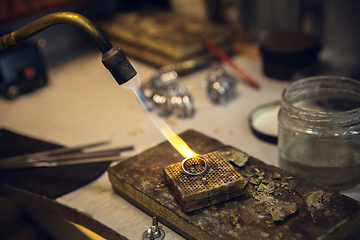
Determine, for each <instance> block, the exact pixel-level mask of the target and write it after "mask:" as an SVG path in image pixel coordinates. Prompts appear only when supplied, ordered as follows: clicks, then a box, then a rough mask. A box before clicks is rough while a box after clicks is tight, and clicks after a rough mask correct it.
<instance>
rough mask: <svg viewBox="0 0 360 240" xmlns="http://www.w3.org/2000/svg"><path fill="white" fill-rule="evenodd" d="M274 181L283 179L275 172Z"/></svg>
mask: <svg viewBox="0 0 360 240" xmlns="http://www.w3.org/2000/svg"><path fill="white" fill-rule="evenodd" d="M273 179H274V180H279V179H281V175H280V173H277V172H275V173H274V176H273Z"/></svg>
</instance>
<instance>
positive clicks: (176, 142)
mask: <svg viewBox="0 0 360 240" xmlns="http://www.w3.org/2000/svg"><path fill="white" fill-rule="evenodd" d="M122 86H123V87H124V88H127V89H131V90H133V91H134V93H135V95H136V97H137V98H138V99H139V101H140V103H141V105H142V106H143V108H144V109H145V111H146V113H147V114H148V116H149V117H150V119H151V121H152V122H153V123H154V125H155V126H156V127H157V128H158V129H159V131H160V132H161V133H162V134H163V135H164V137H165V138H166V139H167V140H168V141H169V142H170V144H171V145H172V146H173V147H174V148H175V149H176V150H177V151H178V152H179V153H180V154H181V155H182V156H183V157H184V158H191V157H196V156H198V155H199V154H197V153H196V152H194V151H193V150H192V149H191V148H190V147H189V146H188V145H187V144H186V143H185V141H184V140H183V139H182V138H181V137H179V136H178V135H177V134H176V133H175V132H174V131H173V130H171V128H170V127H169V126H168V125H167V124H166V123H165V122H164V121H162V120H161V119H159V118H158V117H154V116H152V115H151V114H150V112H149V111H148V110H151V109H149V106H150V104H149V103H148V101H147V100H146V98H145V96H144V95H143V93H142V92H141V91H140V78H139V74H138V75H137V76H135V77H134V78H133V79H131V80H130V81H128V82H127V83H125V84H123V85H122Z"/></svg>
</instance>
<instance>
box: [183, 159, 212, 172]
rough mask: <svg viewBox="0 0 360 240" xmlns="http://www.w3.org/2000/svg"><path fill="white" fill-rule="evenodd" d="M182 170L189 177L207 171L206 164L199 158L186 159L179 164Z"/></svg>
mask: <svg viewBox="0 0 360 240" xmlns="http://www.w3.org/2000/svg"><path fill="white" fill-rule="evenodd" d="M181 168H182V170H183V171H184V172H185V173H186V174H189V175H192V176H198V175H202V174H204V173H205V172H206V170H207V162H206V160H205V158H203V157H201V156H197V157H191V158H186V159H184V160H183V161H182V162H181Z"/></svg>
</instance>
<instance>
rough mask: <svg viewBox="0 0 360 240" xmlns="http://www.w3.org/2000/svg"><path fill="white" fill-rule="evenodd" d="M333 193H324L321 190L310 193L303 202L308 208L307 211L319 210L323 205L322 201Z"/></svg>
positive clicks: (327, 199) (326, 199) (325, 200)
mask: <svg viewBox="0 0 360 240" xmlns="http://www.w3.org/2000/svg"><path fill="white" fill-rule="evenodd" d="M333 195H334V194H331V193H324V192H323V191H316V192H312V193H310V194H309V195H308V196H307V197H306V198H305V202H306V204H307V206H308V208H309V211H310V212H312V213H313V212H315V211H317V210H319V209H320V208H321V207H323V206H324V203H325V202H327V201H329V199H330V198H331V197H332V196H333Z"/></svg>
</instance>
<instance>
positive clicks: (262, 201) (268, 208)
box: [253, 193, 297, 222]
mask: <svg viewBox="0 0 360 240" xmlns="http://www.w3.org/2000/svg"><path fill="white" fill-rule="evenodd" d="M253 197H254V198H255V199H256V200H258V201H259V204H258V205H257V209H258V211H259V212H260V213H261V214H268V215H271V218H272V219H273V221H274V222H281V221H284V220H285V219H286V218H287V217H288V216H290V215H292V214H294V213H295V212H296V211H297V205H296V203H290V202H285V201H281V200H278V199H275V198H274V197H272V196H270V195H268V194H265V193H257V194H254V195H253Z"/></svg>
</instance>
